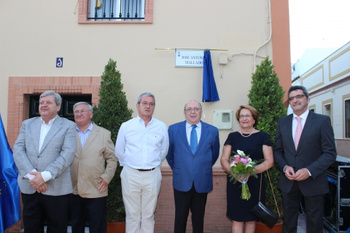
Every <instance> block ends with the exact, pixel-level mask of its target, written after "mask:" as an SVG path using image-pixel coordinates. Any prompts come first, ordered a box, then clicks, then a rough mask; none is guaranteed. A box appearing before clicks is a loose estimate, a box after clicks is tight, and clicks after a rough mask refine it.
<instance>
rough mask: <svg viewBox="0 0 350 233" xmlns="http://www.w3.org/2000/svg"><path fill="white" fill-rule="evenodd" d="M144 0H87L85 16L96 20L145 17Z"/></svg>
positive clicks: (139, 18)
mask: <svg viewBox="0 0 350 233" xmlns="http://www.w3.org/2000/svg"><path fill="white" fill-rule="evenodd" d="M145 1H146V0H88V12H87V17H88V19H89V20H96V21H100V20H102V21H113V20H115V21H124V20H125V21H126V20H128V21H131V20H136V21H140V20H143V19H145Z"/></svg>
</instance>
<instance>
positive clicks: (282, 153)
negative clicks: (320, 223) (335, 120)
mask: <svg viewBox="0 0 350 233" xmlns="http://www.w3.org/2000/svg"><path fill="white" fill-rule="evenodd" d="M292 121H293V114H290V115H288V116H286V117H282V118H280V119H279V121H278V126H277V130H276V138H275V147H274V158H275V161H276V163H277V164H278V166H279V168H280V169H281V177H280V180H279V184H278V187H279V188H280V189H281V190H282V191H284V192H287V193H288V192H289V191H290V190H291V188H292V185H293V181H289V180H288V179H287V178H286V177H285V175H284V173H283V171H282V170H283V168H284V166H286V165H288V166H291V167H293V168H294V171H295V172H297V170H299V169H301V168H307V169H308V170H309V171H310V173H311V177H309V178H308V179H306V180H304V181H300V182H298V185H299V188H300V190H301V192H302V194H303V195H305V196H314V195H321V194H326V193H328V192H329V187H328V182H327V168H328V167H329V166H330V165H332V163H333V162H334V161H335V159H336V156H337V153H336V149H335V141H334V134H333V129H332V126H331V121H330V119H329V117H328V116H325V115H320V114H316V113H314V112H311V111H310V112H309V115H308V117H307V119H306V122H305V125H304V128H303V132H302V134H301V137H300V141H299V145H298V148H297V150H296V149H295V146H294V141H293V136H292Z"/></svg>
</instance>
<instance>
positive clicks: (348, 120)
mask: <svg viewBox="0 0 350 233" xmlns="http://www.w3.org/2000/svg"><path fill="white" fill-rule="evenodd" d="M302 60H303V57H302V58H301V59H300V62H303V61H302ZM349 60H350V42H348V43H347V44H345V45H344V46H342V47H341V48H339V49H336V50H335V51H334V52H332V53H330V54H329V55H328V56H325V58H324V59H322V60H321V61H320V62H318V63H317V64H316V65H314V66H313V67H311V68H310V69H308V70H307V71H305V72H304V73H302V74H301V75H294V76H295V78H294V79H293V85H303V86H305V87H306V88H307V89H308V91H309V94H310V103H309V108H310V109H311V110H312V111H315V112H317V113H320V114H324V115H328V116H329V117H330V118H331V122H332V125H333V129H334V136H335V140H336V145H337V153H338V155H340V156H344V157H349V158H350V63H349ZM298 62H299V61H298ZM296 65H298V64H296Z"/></svg>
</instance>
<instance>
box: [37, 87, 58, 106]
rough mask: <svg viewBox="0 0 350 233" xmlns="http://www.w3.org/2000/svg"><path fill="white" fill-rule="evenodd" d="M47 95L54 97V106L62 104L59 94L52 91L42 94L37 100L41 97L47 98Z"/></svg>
mask: <svg viewBox="0 0 350 233" xmlns="http://www.w3.org/2000/svg"><path fill="white" fill-rule="evenodd" d="M49 95H52V96H53V97H55V103H56V105H57V106H58V105H61V104H62V97H61V95H60V94H58V93H56V92H54V91H52V90H49V91H45V92H44V93H42V94H41V95H40V97H39V99H41V98H42V97H45V96H49Z"/></svg>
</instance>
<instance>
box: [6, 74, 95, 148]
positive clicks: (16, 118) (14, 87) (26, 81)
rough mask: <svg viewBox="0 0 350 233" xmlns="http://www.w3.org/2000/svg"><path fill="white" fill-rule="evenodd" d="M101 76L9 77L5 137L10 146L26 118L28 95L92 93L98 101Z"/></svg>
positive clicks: (93, 99)
mask: <svg viewBox="0 0 350 233" xmlns="http://www.w3.org/2000/svg"><path fill="white" fill-rule="evenodd" d="M100 83H101V77H87V76H85V77H10V78H9V94H8V114H7V138H8V141H9V144H10V146H11V147H13V144H14V143H15V141H16V138H17V136H18V133H19V130H20V128H21V124H22V121H23V120H25V119H27V118H28V108H29V96H30V95H32V94H41V93H43V92H44V91H46V90H54V91H56V92H58V93H60V94H92V99H91V101H92V104H97V103H98V99H99V97H98V91H99V88H100Z"/></svg>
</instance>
